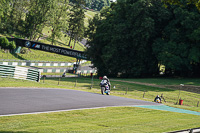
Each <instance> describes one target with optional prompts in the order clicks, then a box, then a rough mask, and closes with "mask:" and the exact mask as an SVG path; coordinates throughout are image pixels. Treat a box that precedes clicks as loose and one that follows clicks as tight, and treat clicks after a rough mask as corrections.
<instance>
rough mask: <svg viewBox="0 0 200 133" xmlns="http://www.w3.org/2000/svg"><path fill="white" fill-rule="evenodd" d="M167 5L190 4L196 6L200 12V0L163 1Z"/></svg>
mask: <svg viewBox="0 0 200 133" xmlns="http://www.w3.org/2000/svg"><path fill="white" fill-rule="evenodd" d="M162 1H163V2H164V3H165V4H166V5H167V4H172V5H180V6H187V5H188V4H192V5H195V6H196V7H197V9H198V10H200V0H162Z"/></svg>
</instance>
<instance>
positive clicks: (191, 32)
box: [153, 5, 200, 76]
mask: <svg viewBox="0 0 200 133" xmlns="http://www.w3.org/2000/svg"><path fill="white" fill-rule="evenodd" d="M168 8H169V9H170V10H171V16H170V21H169V23H168V24H167V25H166V26H165V28H164V30H163V32H162V33H161V35H162V36H161V37H160V38H157V39H156V40H155V42H154V44H153V51H154V54H155V55H156V57H157V59H158V60H159V62H160V64H163V65H165V69H166V73H168V74H174V75H176V76H198V75H199V74H200V69H199V68H200V54H199V53H200V39H199V35H200V23H199V22H200V17H199V15H200V14H199V12H198V10H197V9H195V8H194V6H191V5H188V6H185V7H180V6H170V7H168Z"/></svg>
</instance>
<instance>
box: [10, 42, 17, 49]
mask: <svg viewBox="0 0 200 133" xmlns="http://www.w3.org/2000/svg"><path fill="white" fill-rule="evenodd" d="M15 48H16V44H15V42H14V41H11V42H9V49H15Z"/></svg>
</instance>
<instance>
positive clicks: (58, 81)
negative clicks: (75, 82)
mask: <svg viewBox="0 0 200 133" xmlns="http://www.w3.org/2000/svg"><path fill="white" fill-rule="evenodd" d="M59 82H60V77H59V79H58V85H59Z"/></svg>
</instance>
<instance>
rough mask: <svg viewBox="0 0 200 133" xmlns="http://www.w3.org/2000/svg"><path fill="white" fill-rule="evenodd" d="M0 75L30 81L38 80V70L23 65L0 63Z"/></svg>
mask: <svg viewBox="0 0 200 133" xmlns="http://www.w3.org/2000/svg"><path fill="white" fill-rule="evenodd" d="M0 77H2V78H6V77H9V78H15V79H24V80H31V81H37V82H39V81H40V71H39V70H36V69H28V68H25V67H18V66H11V65H2V64H0Z"/></svg>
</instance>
